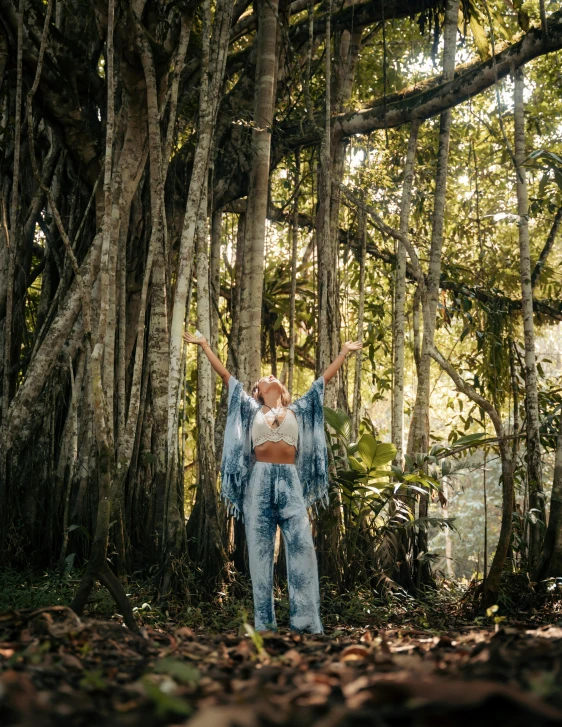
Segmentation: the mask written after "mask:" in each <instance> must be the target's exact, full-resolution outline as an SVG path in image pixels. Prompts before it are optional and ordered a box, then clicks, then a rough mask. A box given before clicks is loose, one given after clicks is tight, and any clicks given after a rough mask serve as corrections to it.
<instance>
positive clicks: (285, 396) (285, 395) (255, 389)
mask: <svg viewBox="0 0 562 727" xmlns="http://www.w3.org/2000/svg"><path fill="white" fill-rule="evenodd" d="M260 381H261V379H258V380H257V381H256V383H255V384H254V385H253V386H252V396H253V397H254V399H255V400H256V401H257V402H258V403H259V404H261V405H262V406H263V405H264V404H265V401H264V400H263V396H261V394H260V390H259V384H260ZM279 384H280V385H281V406H289V404H290V403H291V395H290V394H289V391H288V389H286V388H285V386H283V384H281V382H280V381H279Z"/></svg>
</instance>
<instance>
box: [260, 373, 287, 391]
mask: <svg viewBox="0 0 562 727" xmlns="http://www.w3.org/2000/svg"><path fill="white" fill-rule="evenodd" d="M282 391H283V387H282V385H281V382H280V381H279V379H277V378H276V377H275V376H273V374H271V375H270V376H263V377H262V378H261V379H260V380H259V381H258V392H259V394H260V396H264V394H267V393H268V392H275V393H279V394H281V392H282Z"/></svg>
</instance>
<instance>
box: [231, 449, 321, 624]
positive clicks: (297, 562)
mask: <svg viewBox="0 0 562 727" xmlns="http://www.w3.org/2000/svg"><path fill="white" fill-rule="evenodd" d="M243 509H244V523H245V527H246V540H247V543H248V556H249V560H250V576H251V578H252V588H253V593H254V620H255V629H256V631H265V630H272V631H275V630H276V628H277V622H276V620H275V610H274V605H273V562H274V547H275V534H276V532H277V525H279V526H280V527H281V532H282V534H283V538H284V541H285V553H286V555H287V579H288V583H289V604H290V622H291V628H292V629H294V630H295V631H307V632H310V633H313V634H320V633H323V628H322V622H321V620H320V593H319V587H318V566H317V563H316V552H315V550H314V543H313V541H312V532H311V530H310V520H309V519H308V513H307V511H306V505H305V502H304V498H303V493H302V485H301V483H300V480H299V476H298V473H297V468H296V466H295V465H294V464H273V463H270V462H256V463H255V464H254V467H253V470H252V475H251V477H250V481H249V483H248V487H247V489H246V492H245V493H244V505H243Z"/></svg>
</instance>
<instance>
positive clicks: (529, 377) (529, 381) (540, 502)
mask: <svg viewBox="0 0 562 727" xmlns="http://www.w3.org/2000/svg"><path fill="white" fill-rule="evenodd" d="M524 79H525V76H524V71H523V69H522V68H520V69H518V70H517V71H516V72H515V86H514V102H513V119H514V125H515V162H516V169H515V173H516V178H517V212H518V214H519V222H518V227H519V271H520V279H521V298H522V304H523V336H524V340H525V410H526V412H527V438H526V441H527V478H528V487H529V508H530V509H532V510H534V512H535V515H536V517H537V518H538V519H539V520H540V521H541V522H537V523H535V524H534V525H533V523H532V522H531V523H530V525H529V528H530V530H529V567H530V568H533V567H534V565H535V563H536V561H537V559H538V557H539V554H540V550H541V544H542V532H543V530H542V528H543V527H544V522H545V509H544V495H543V487H542V462H541V446H540V435H539V427H540V419H539V398H538V391H537V367H536V356H535V325H534V321H533V288H532V282H531V246H530V240H529V199H528V193H527V181H526V172H525V167H524V166H523V163H524V161H525V159H526V157H527V154H526V152H525V111H524V105H523V91H524V87H525V80H524Z"/></svg>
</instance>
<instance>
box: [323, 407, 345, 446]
mask: <svg viewBox="0 0 562 727" xmlns="http://www.w3.org/2000/svg"><path fill="white" fill-rule="evenodd" d="M324 418H325V420H326V424H328V426H330V427H332V429H333V430H334V431H335V433H336V434H337V435H338V436H339V437H342V439H344V440H345V441H346V442H349V438H350V437H351V419H350V418H349V417H348V416H347V414H346V413H345V412H344V411H342V410H341V409H330V407H329V406H325V407H324Z"/></svg>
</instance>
